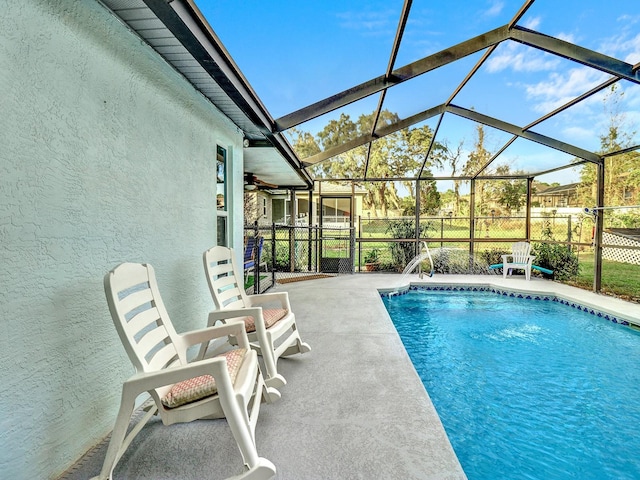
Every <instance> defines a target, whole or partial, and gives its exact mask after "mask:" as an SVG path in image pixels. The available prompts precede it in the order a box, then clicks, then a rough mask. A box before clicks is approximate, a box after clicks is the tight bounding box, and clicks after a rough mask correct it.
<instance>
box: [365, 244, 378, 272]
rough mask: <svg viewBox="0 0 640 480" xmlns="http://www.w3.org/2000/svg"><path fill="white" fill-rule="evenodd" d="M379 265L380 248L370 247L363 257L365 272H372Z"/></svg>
mask: <svg viewBox="0 0 640 480" xmlns="http://www.w3.org/2000/svg"><path fill="white" fill-rule="evenodd" d="M379 266H380V250H379V249H377V248H373V249H371V250H370V251H369V252H367V254H366V255H365V257H364V268H365V270H366V271H367V272H373V271H374V270H378V267H379Z"/></svg>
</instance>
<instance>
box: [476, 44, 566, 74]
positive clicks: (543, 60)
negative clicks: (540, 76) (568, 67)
mask: <svg viewBox="0 0 640 480" xmlns="http://www.w3.org/2000/svg"><path fill="white" fill-rule="evenodd" d="M558 63H559V60H558V58H557V57H553V56H551V55H549V54H548V53H542V52H538V51H535V50H533V49H528V48H526V47H524V46H522V45H520V44H518V43H516V42H509V43H506V44H505V43H503V44H502V45H500V47H498V49H497V50H496V51H495V52H494V54H493V55H492V56H491V57H489V60H487V63H486V66H487V71H488V72H489V73H496V72H500V71H503V70H506V69H509V68H511V69H512V70H513V71H515V72H539V71H545V70H553V69H555V68H556V66H557V65H558Z"/></svg>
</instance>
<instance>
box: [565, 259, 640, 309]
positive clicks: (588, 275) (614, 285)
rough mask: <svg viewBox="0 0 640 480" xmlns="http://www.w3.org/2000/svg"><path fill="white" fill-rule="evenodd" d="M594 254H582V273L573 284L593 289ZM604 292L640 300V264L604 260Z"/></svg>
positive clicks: (631, 299)
mask: <svg viewBox="0 0 640 480" xmlns="http://www.w3.org/2000/svg"><path fill="white" fill-rule="evenodd" d="M593 268H594V259H593V254H585V253H581V254H580V273H579V275H578V278H577V279H576V280H575V281H574V282H570V284H571V285H575V286H577V287H580V288H584V289H587V290H591V289H592V288H593ZM602 293H605V294H609V295H614V296H617V297H620V298H623V299H625V300H630V301H633V302H640V265H632V264H629V263H620V262H614V261H612V260H603V261H602Z"/></svg>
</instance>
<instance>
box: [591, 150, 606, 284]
mask: <svg viewBox="0 0 640 480" xmlns="http://www.w3.org/2000/svg"><path fill="white" fill-rule="evenodd" d="M596 173H597V178H596V188H597V198H596V203H597V207H598V208H600V209H601V208H602V207H604V173H605V168H604V159H601V160H600V163H599V164H597V165H596ZM595 223H596V231H595V236H594V238H593V242H594V243H593V250H594V251H593V253H594V260H595V262H594V263H595V264H594V268H593V291H594V292H596V293H600V290H601V288H602V228H603V227H604V213H603V212H602V210H596V218H595Z"/></svg>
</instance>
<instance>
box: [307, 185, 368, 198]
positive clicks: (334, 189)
mask: <svg viewBox="0 0 640 480" xmlns="http://www.w3.org/2000/svg"><path fill="white" fill-rule="evenodd" d="M318 191H320V192H321V193H322V194H323V195H324V194H326V193H333V194H343V195H350V194H351V185H345V184H338V183H332V182H316V183H315V185H314V187H313V192H314V193H318ZM354 191H355V194H356V195H362V194H364V193H366V192H367V190H366V189H365V188H363V187H361V186H358V185H356V186H355V188H354Z"/></svg>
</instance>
